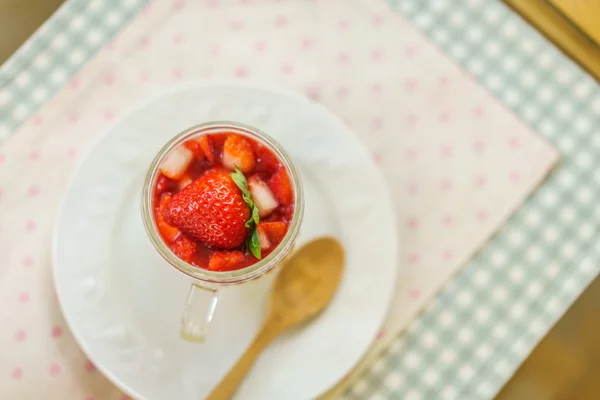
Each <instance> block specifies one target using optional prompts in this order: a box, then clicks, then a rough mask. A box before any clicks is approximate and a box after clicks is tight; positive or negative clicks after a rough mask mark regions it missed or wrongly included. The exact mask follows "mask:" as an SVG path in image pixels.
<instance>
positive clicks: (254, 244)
mask: <svg viewBox="0 0 600 400" xmlns="http://www.w3.org/2000/svg"><path fill="white" fill-rule="evenodd" d="M246 246H248V250H250V253H252V255H253V256H254V257H256V258H258V259H259V260H260V259H261V257H262V256H261V254H260V239H259V238H258V229H256V226H254V227H252V232H250V236H248V239H246Z"/></svg>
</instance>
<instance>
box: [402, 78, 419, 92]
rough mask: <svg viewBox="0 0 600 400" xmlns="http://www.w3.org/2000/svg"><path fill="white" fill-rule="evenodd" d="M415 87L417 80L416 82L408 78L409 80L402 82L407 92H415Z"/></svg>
mask: <svg viewBox="0 0 600 400" xmlns="http://www.w3.org/2000/svg"><path fill="white" fill-rule="evenodd" d="M417 86H418V82H417V80H416V79H414V78H409V79H407V80H406V81H404V88H405V89H406V90H409V91H411V92H412V91H413V90H415V89H416V88H417Z"/></svg>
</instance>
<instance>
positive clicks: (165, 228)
mask: <svg viewBox="0 0 600 400" xmlns="http://www.w3.org/2000/svg"><path fill="white" fill-rule="evenodd" d="M171 197H172V196H171V195H170V194H169V193H166V194H165V195H164V196H162V197H161V199H160V202H159V203H158V212H157V213H156V217H155V218H156V227H157V228H158V231H159V232H160V235H161V236H162V237H163V239H165V240H166V241H167V242H168V243H172V242H173V241H175V240H176V239H177V238H178V237H179V235H180V234H181V232H180V231H179V229H177V228H175V227H174V226H171V225H169V224H168V223H167V221H165V217H164V216H163V213H164V210H165V209H166V208H167V206H168V205H169V203H170V201H171Z"/></svg>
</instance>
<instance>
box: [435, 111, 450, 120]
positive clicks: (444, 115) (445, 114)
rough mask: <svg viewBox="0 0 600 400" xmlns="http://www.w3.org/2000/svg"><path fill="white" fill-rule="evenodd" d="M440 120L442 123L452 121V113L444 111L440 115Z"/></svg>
mask: <svg viewBox="0 0 600 400" xmlns="http://www.w3.org/2000/svg"><path fill="white" fill-rule="evenodd" d="M438 119H439V120H440V121H441V122H448V121H450V111H448V110H443V111H441V112H440V113H439V114H438Z"/></svg>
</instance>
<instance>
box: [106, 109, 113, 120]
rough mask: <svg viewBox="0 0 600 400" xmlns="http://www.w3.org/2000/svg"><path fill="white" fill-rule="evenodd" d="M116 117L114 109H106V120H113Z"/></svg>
mask: <svg viewBox="0 0 600 400" xmlns="http://www.w3.org/2000/svg"><path fill="white" fill-rule="evenodd" d="M114 117H115V113H114V112H113V111H112V110H106V111H105V112H104V120H105V121H111V120H112V119H113V118H114Z"/></svg>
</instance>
